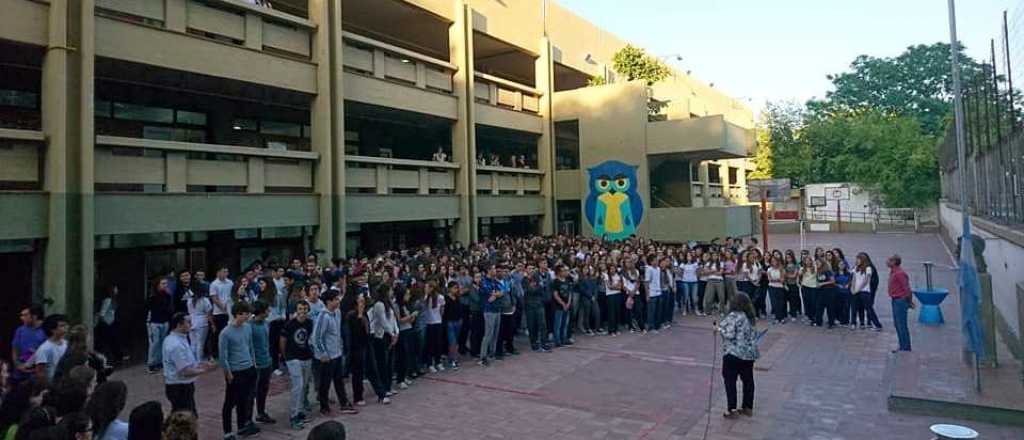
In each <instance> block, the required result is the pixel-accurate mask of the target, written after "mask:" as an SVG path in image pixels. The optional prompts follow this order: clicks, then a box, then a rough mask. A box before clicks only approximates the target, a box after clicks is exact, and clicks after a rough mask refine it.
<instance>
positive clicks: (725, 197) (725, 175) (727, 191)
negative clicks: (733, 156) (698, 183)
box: [718, 160, 732, 206]
mask: <svg viewBox="0 0 1024 440" xmlns="http://www.w3.org/2000/svg"><path fill="white" fill-rule="evenodd" d="M718 178H719V179H720V180H721V181H722V203H723V204H724V205H726V206H729V205H731V204H732V203H731V202H732V193H731V191H732V189H731V188H730V187H729V163H728V162H727V161H724V160H723V161H719V164H718Z"/></svg>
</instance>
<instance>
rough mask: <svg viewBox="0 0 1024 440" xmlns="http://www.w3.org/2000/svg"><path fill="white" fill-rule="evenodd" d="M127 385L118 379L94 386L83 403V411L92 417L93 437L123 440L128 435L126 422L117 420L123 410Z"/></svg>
mask: <svg viewBox="0 0 1024 440" xmlns="http://www.w3.org/2000/svg"><path fill="white" fill-rule="evenodd" d="M127 397H128V387H127V386H126V385H125V384H124V382H121V381H119V380H113V381H110V382H104V383H102V384H100V385H99V386H97V387H96V390H95V391H94V392H93V393H92V396H90V397H89V403H87V404H86V405H85V412H86V413H87V414H89V418H91V419H92V429H93V435H94V438H97V439H102V440H124V439H126V438H127V437H128V423H126V422H124V421H121V420H118V419H117V415H118V414H120V413H121V411H122V410H124V405H125V401H126V398H127Z"/></svg>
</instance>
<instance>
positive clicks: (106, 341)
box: [96, 321, 122, 362]
mask: <svg viewBox="0 0 1024 440" xmlns="http://www.w3.org/2000/svg"><path fill="white" fill-rule="evenodd" d="M120 334H121V332H119V331H117V321H114V323H113V324H111V325H107V323H105V322H103V321H100V322H99V323H98V324H96V346H97V347H96V349H97V350H98V351H99V352H100V353H103V354H104V355H106V356H107V359H108V360H110V362H121V353H122V351H121V342H120V341H121V339H120Z"/></svg>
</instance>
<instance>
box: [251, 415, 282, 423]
mask: <svg viewBox="0 0 1024 440" xmlns="http://www.w3.org/2000/svg"><path fill="white" fill-rule="evenodd" d="M256 421H257V422H260V423H266V424H268V425H273V424H275V423H277V420H274V419H273V417H270V416H269V415H267V414H260V415H257V416H256Z"/></svg>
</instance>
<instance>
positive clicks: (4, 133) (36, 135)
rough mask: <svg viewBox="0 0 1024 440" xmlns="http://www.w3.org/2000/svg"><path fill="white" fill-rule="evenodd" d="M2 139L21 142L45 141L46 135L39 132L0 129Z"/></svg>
mask: <svg viewBox="0 0 1024 440" xmlns="http://www.w3.org/2000/svg"><path fill="white" fill-rule="evenodd" d="M0 139H14V140H19V141H39V142H42V141H45V140H46V135H45V134H43V132H41V131H39V130H22V129H18V128H0Z"/></svg>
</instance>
